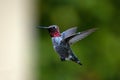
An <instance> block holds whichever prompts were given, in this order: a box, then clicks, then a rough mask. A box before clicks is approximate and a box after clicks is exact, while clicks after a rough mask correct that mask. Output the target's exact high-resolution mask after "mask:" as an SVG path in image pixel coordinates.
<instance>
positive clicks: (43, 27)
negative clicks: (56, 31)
mask: <svg viewBox="0 0 120 80" xmlns="http://www.w3.org/2000/svg"><path fill="white" fill-rule="evenodd" d="M37 28H43V29H49V27H42V26H37Z"/></svg>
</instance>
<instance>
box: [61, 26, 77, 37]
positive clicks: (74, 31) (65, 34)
mask: <svg viewBox="0 0 120 80" xmlns="http://www.w3.org/2000/svg"><path fill="white" fill-rule="evenodd" d="M76 31H77V27H73V28H70V29H67V30H66V31H64V32H62V33H61V36H62V38H63V39H65V38H68V37H70V36H71V35H72V34H75V33H76Z"/></svg>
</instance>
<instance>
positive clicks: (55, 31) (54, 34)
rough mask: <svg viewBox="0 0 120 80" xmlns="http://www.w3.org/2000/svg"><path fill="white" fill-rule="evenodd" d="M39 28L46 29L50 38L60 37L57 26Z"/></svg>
mask: <svg viewBox="0 0 120 80" xmlns="http://www.w3.org/2000/svg"><path fill="white" fill-rule="evenodd" d="M39 28H44V29H48V31H49V33H50V36H51V37H59V36H60V31H59V27H58V26H57V25H51V26H49V27H39Z"/></svg>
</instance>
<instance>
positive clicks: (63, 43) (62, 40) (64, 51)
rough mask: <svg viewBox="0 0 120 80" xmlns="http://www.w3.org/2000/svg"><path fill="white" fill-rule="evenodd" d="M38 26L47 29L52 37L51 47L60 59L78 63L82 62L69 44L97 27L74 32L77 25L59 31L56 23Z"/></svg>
mask: <svg viewBox="0 0 120 80" xmlns="http://www.w3.org/2000/svg"><path fill="white" fill-rule="evenodd" d="M38 28H44V29H47V30H48V31H49V34H50V36H51V38H52V44H53V48H54V50H55V51H56V52H57V53H58V55H59V56H60V60H61V61H66V60H70V61H73V62H75V63H77V64H79V65H82V63H81V61H80V60H79V59H78V58H77V56H76V55H75V54H74V52H73V51H72V49H71V45H72V44H74V43H76V42H77V41H79V40H82V39H83V38H85V37H86V36H88V35H89V34H91V33H92V32H94V31H95V30H96V29H97V28H92V29H88V30H86V31H82V32H77V33H76V31H77V27H72V28H69V29H67V30H65V31H63V32H62V33H60V30H59V27H58V26H57V25H51V26H49V27H41V26H38Z"/></svg>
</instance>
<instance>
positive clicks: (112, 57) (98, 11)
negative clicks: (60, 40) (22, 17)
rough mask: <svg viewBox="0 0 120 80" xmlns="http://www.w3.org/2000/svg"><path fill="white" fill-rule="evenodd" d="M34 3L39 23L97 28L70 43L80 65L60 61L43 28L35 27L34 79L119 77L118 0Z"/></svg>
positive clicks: (104, 79)
mask: <svg viewBox="0 0 120 80" xmlns="http://www.w3.org/2000/svg"><path fill="white" fill-rule="evenodd" d="M37 7H38V8H37V9H38V13H39V15H38V17H39V23H38V24H39V25H41V26H49V25H53V24H55V25H58V26H59V27H60V30H61V32H62V31H63V30H66V29H68V28H70V27H73V26H78V30H79V31H82V30H86V29H88V28H92V27H98V28H99V30H97V31H96V32H95V33H93V34H91V35H90V36H88V37H87V38H85V39H83V40H81V41H79V42H78V43H77V44H74V45H73V46H72V49H73V51H74V52H75V53H76V55H77V56H78V58H79V59H80V60H81V62H82V63H83V66H79V65H78V64H76V63H73V62H71V61H66V62H61V61H60V59H59V56H58V55H57V54H56V52H55V51H54V50H53V47H52V42H51V39H50V36H49V34H48V32H47V30H38V34H39V36H38V37H39V38H38V42H37V45H38V49H40V50H39V51H40V52H38V58H39V60H38V65H37V66H38V68H37V73H38V80H120V0H41V1H37Z"/></svg>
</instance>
